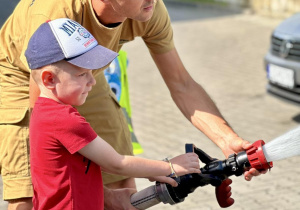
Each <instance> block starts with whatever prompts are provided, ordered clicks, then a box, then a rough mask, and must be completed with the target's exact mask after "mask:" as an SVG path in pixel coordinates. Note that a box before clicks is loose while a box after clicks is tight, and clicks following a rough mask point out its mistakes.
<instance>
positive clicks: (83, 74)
mask: <svg viewBox="0 0 300 210" xmlns="http://www.w3.org/2000/svg"><path fill="white" fill-rule="evenodd" d="M85 75H86V72H85V73H82V74H79V75H78V76H80V77H82V76H85Z"/></svg>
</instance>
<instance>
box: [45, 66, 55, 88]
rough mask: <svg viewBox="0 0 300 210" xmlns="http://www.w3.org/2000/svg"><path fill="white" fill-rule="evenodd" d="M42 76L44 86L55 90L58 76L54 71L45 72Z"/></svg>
mask: <svg viewBox="0 0 300 210" xmlns="http://www.w3.org/2000/svg"><path fill="white" fill-rule="evenodd" d="M41 76H42V83H43V85H44V86H45V87H46V88H48V89H50V90H54V89H55V84H56V75H55V74H54V73H53V72H52V71H48V70H45V71H43V72H42V75H41Z"/></svg>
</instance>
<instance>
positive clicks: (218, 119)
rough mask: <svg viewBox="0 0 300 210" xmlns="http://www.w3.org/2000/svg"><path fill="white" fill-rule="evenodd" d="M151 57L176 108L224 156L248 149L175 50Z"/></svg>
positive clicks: (249, 173) (255, 172)
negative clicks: (219, 149)
mask: <svg viewBox="0 0 300 210" xmlns="http://www.w3.org/2000/svg"><path fill="white" fill-rule="evenodd" d="M152 58H153V60H154V61H155V63H156V65H157V67H158V69H159V71H160V73H161V75H162V77H163V79H164V81H165V83H166V85H167V86H168V88H169V90H170V93H171V96H172V98H173V100H174V102H175V103H176V105H177V106H178V108H179V109H180V110H181V112H182V113H183V114H184V116H185V117H186V118H187V119H188V120H189V121H191V123H192V124H193V125H194V126H195V127H196V128H198V129H199V130H200V131H202V132H203V133H204V134H205V135H206V136H207V137H208V138H210V139H211V140H212V141H213V142H214V143H215V144H216V145H217V146H218V147H220V148H221V150H222V151H223V153H224V155H225V156H226V157H228V155H230V154H232V153H237V152H240V151H242V150H246V149H248V148H249V147H250V145H251V144H250V143H249V142H248V141H245V140H243V139H242V138H240V137H239V136H238V135H237V134H236V133H235V132H234V131H233V129H232V128H231V127H230V126H229V125H228V123H227V122H226V121H225V119H224V118H223V117H222V115H221V113H220V111H219V110H218V108H217V107H216V105H215V103H214V102H213V101H212V99H211V98H210V97H209V96H208V94H207V93H206V92H205V90H204V89H203V88H202V87H201V86H200V85H199V84H198V83H196V82H195V81H194V80H193V78H192V77H191V76H190V75H189V73H188V72H187V70H186V69H185V67H184V66H183V63H182V61H181V59H180V57H179V55H178V53H177V50H176V49H175V48H174V49H173V50H171V51H169V52H167V53H163V54H152ZM258 174H259V173H258V171H256V170H250V172H246V173H245V177H246V179H248V180H250V179H251V177H252V176H253V175H258Z"/></svg>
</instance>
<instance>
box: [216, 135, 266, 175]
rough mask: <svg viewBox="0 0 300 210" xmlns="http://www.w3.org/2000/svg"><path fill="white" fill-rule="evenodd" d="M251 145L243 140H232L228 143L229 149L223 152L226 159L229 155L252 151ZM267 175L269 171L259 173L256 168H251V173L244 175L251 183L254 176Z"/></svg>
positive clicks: (247, 172)
mask: <svg viewBox="0 0 300 210" xmlns="http://www.w3.org/2000/svg"><path fill="white" fill-rule="evenodd" d="M251 145H252V144H251V143H250V142H248V141H246V140H243V139H241V138H235V139H232V140H231V141H230V142H228V145H227V147H225V148H224V149H223V150H222V151H223V153H224V155H225V156H226V158H228V156H229V155H231V154H233V153H239V152H241V151H245V150H248V149H250V147H251ZM265 173H267V170H265V171H258V170H256V169H255V168H251V169H250V170H249V171H246V172H245V173H244V177H245V180H247V181H250V180H251V179H252V177H253V176H259V175H260V174H265Z"/></svg>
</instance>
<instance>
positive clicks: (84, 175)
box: [29, 97, 104, 210]
mask: <svg viewBox="0 0 300 210" xmlns="http://www.w3.org/2000/svg"><path fill="white" fill-rule="evenodd" d="M29 131H30V164H31V173H32V183H33V189H34V197H33V205H34V209H38V210H41V209H47V210H49V209H78V210H82V209H88V210H92V209H95V210H99V209H100V210H101V209H104V198H103V183H102V176H101V169H100V167H99V166H98V165H96V164H95V163H93V162H91V161H89V160H88V159H86V158H85V157H84V156H82V155H81V154H79V153H78V150H80V149H82V148H83V147H84V146H86V145H87V144H88V143H90V142H91V141H92V140H94V139H95V138H96V137H97V134H96V133H95V131H94V130H93V129H92V128H91V126H90V124H89V123H88V122H86V120H85V119H84V118H83V117H82V116H80V114H79V113H78V112H77V110H76V109H75V108H73V107H72V106H70V105H63V104H60V103H58V102H56V101H54V100H52V99H48V98H42V97H39V98H38V100H37V102H36V104H35V107H34V109H33V112H32V115H31V119H30V130H29Z"/></svg>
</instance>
